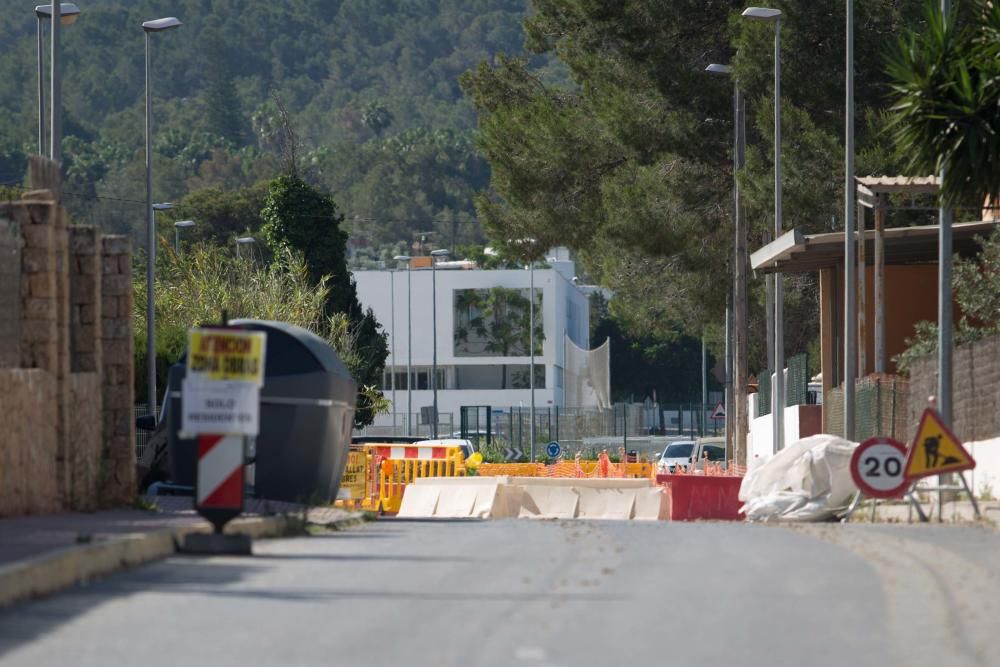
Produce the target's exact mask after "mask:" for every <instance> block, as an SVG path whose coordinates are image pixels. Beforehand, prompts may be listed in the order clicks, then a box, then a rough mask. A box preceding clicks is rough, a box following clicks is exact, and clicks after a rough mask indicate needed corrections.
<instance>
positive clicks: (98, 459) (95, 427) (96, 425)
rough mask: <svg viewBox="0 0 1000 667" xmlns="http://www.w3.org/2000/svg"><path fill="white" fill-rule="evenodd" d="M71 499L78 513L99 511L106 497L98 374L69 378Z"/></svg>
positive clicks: (69, 501)
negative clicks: (104, 492)
mask: <svg viewBox="0 0 1000 667" xmlns="http://www.w3.org/2000/svg"><path fill="white" fill-rule="evenodd" d="M69 392H70V399H71V400H72V401H73V409H72V410H70V423H69V427H70V428H69V433H70V439H69V459H68V460H67V470H68V472H69V498H68V503H67V506H68V507H69V508H70V509H74V510H77V511H84V512H90V511H93V510H95V509H97V507H98V504H99V502H100V500H101V498H100V497H99V496H100V495H102V494H103V491H102V489H103V487H104V479H103V478H104V477H105V476H106V475H105V474H103V472H104V469H105V468H106V467H107V462H106V461H105V460H104V459H103V453H104V452H103V451H102V450H103V449H104V447H103V433H102V430H103V429H102V422H101V376H100V375H99V374H98V373H73V374H72V375H70V387H69Z"/></svg>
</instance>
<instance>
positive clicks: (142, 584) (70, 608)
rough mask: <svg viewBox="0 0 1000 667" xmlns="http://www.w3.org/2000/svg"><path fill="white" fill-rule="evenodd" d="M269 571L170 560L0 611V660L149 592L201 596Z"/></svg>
mask: <svg viewBox="0 0 1000 667" xmlns="http://www.w3.org/2000/svg"><path fill="white" fill-rule="evenodd" d="M271 567H273V565H268V564H266V563H263V562H257V559H256V558H252V557H248V558H240V559H236V558H227V559H224V560H223V559H207V558H198V557H193V556H184V557H172V558H170V559H168V560H165V561H159V562H156V563H150V564H146V565H142V566H139V567H137V568H134V569H131V570H127V571H124V572H117V573H114V574H111V575H108V576H107V577H106V578H102V579H98V580H95V581H92V582H88V583H86V584H82V585H79V586H76V587H74V588H70V589H67V590H65V591H62V592H60V593H56V594H54V595H51V596H48V597H45V598H41V599H37V600H31V601H28V602H22V603H18V604H17V605H15V606H13V607H9V608H7V609H3V610H0V657H3V656H4V655H5V654H7V653H9V652H10V651H13V650H15V649H17V648H19V647H20V646H22V645H24V644H28V643H31V642H33V641H35V640H36V639H39V638H41V637H43V636H44V635H46V634H48V633H50V632H52V631H54V630H56V629H57V628H59V627H60V626H61V625H63V624H65V623H69V622H71V621H73V620H75V619H76V618H77V617H78V616H81V615H83V614H87V613H89V612H92V611H93V610H94V609H95V608H97V607H99V606H101V605H103V604H107V603H109V602H115V601H119V600H121V599H123V598H127V597H129V596H131V595H134V594H139V593H146V592H149V591H173V590H175V589H178V590H185V591H188V592H192V591H206V590H210V589H211V587H216V586H227V585H232V584H236V583H239V582H241V581H244V580H246V579H247V578H248V577H250V576H252V575H253V574H255V573H258V572H261V571H263V570H265V569H270V568H271Z"/></svg>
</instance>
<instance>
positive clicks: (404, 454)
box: [375, 445, 448, 460]
mask: <svg viewBox="0 0 1000 667" xmlns="http://www.w3.org/2000/svg"><path fill="white" fill-rule="evenodd" d="M375 453H376V454H378V455H379V456H381V457H382V458H384V459H421V460H433V459H446V458H448V447H406V446H403V445H400V446H398V447H397V446H392V447H389V446H385V447H376V448H375Z"/></svg>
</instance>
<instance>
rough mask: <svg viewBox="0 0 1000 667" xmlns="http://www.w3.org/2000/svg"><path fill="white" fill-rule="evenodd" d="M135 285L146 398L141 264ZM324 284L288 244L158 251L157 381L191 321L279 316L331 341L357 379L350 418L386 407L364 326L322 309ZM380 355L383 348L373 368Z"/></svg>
mask: <svg viewBox="0 0 1000 667" xmlns="http://www.w3.org/2000/svg"><path fill="white" fill-rule="evenodd" d="M133 286H134V292H135V297H134V299H135V300H134V303H135V323H136V324H135V326H136V332H137V333H138V335H137V337H136V350H135V353H136V373H135V390H136V400H138V401H139V402H140V403H141V402H145V401H146V370H145V369H146V339H145V334H144V332H145V321H146V317H145V315H146V310H145V303H146V280H145V274H144V273H143V272H137V274H136V276H135V278H134V280H133ZM328 292H329V286H328V284H327V281H326V279H325V278H324V279H321V280H320V281H319V284H317V283H316V282H314V281H313V280H312V278H311V277H310V271H309V268H308V266H307V265H306V263H305V261H304V260H303V259H302V257H301V256H300V255H298V254H296V253H294V252H291V251H282V252H279V253H278V256H277V258H276V259H275V261H273V262H269V263H265V262H258V261H254V260H252V259H248V258H242V259H236V257H235V256H234V255H233V254H232V253H231V252H230V251H228V250H227V249H225V248H221V247H218V246H213V245H207V244H205V245H194V246H189V247H186V248H185V250H184V252H183V253H181V254H180V255H177V254H174V253H173V252H171V251H169V250H168V251H167V252H165V253H161V254H160V255H159V256H158V257H157V273H156V320H157V340H156V350H157V386H158V387H159V388H161V389H162V388H164V387H165V386H166V380H167V370H168V369H169V367H170V365H172V364H174V363H176V362H177V360H178V359H179V358H180V357H181V355H182V354H183V353H184V350H185V348H186V346H187V331H188V329H190V328H191V327H194V326H199V325H206V324H208V325H210V324H213V323H217V322H218V321H219V317H220V316H221V314H222V312H223V311H225V312H226V313H228V315H229V317H230V318H231V319H239V318H256V319H264V320H277V321H281V322H288V323H290V324H295V325H297V326H300V327H303V328H305V329H309V330H310V331H312V332H313V333H315V334H317V335H319V336H321V337H322V338H324V339H326V340H327V341H328V342H329V343H330V345H332V346H333V348H334V349H335V350H336V351H337V353H338V355H339V356H340V358H341V360H343V362H344V364H345V365H346V366H347V368H348V370H349V371H350V372H351V375H352V377H354V378H355V380H356V381H357V382H358V385H359V394H358V405H357V412H356V413H355V424H356V425H357V426H359V427H360V426H364V425H366V424H370V423H371V421H372V419H373V418H374V415H375V414H376V413H377V412H380V411H385V410H386V402H385V399H384V398H383V396H382V395H381V394H380V393H379V392H378V391H377V389H376V388H375V387H376V384H375V383H374V382H369V381H367V374H368V373H369V370H368V369H369V366H370V365H371V364H372V361H373V360H372V358H371V353H370V350H368V349H366V348H365V344H364V343H363V342H362V341H363V337H364V336H365V335H366V333H367V332H362V331H360V329H359V327H358V326H357V325H355V324H353V323H352V322H351V321H350V318H349V317H348V316H347V315H346V314H345V313H335V314H333V315H329V314H327V312H326V301H327V296H328ZM140 332H141V333H140ZM377 333H378V332H376V334H377ZM368 335H370V334H368ZM383 342H384V341H383ZM384 360H385V357H384V355H383V356H382V359H381V360H379V364H380V365H379V370H378V374H381V364H383V363H384Z"/></svg>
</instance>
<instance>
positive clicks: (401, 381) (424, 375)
mask: <svg viewBox="0 0 1000 667" xmlns="http://www.w3.org/2000/svg"><path fill="white" fill-rule="evenodd" d="M432 370H433V368H431V367H414V368H413V388H414V389H430V388H431V371H432ZM447 377H448V374H447V373H445V368H444V367H443V366H438V369H437V378H438V385H437V388H438V389H451V388H452V387H449V386H448V385H447V384H446V383H445V379H446V378H447ZM408 386H409V384H408V383H407V381H406V369H405V368H404V369H403V370H401V371H400V370H398V369H397V370H396V389H397V390H399V389H406V388H407V387H408ZM379 389H381V390H382V391H390V390H391V389H392V369H391V368H386V369H385V372H384V373H382V386H381V387H379Z"/></svg>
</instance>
